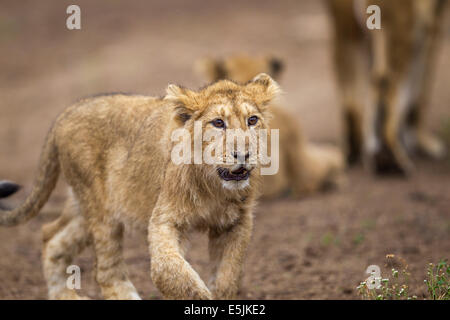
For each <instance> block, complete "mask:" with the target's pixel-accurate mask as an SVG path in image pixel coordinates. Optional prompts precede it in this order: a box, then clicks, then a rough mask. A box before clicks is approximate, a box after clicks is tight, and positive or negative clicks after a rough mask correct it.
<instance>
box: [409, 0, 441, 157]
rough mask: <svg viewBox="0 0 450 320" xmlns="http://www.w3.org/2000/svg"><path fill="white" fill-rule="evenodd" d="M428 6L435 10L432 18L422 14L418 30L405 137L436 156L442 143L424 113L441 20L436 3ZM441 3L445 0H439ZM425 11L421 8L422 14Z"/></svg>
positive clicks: (424, 151)
mask: <svg viewBox="0 0 450 320" xmlns="http://www.w3.org/2000/svg"><path fill="white" fill-rule="evenodd" d="M438 3H439V2H438V1H436V4H435V6H436V7H429V8H428V10H433V11H434V14H432V15H431V16H432V17H433V19H432V20H429V21H427V20H426V19H425V18H426V17H423V18H422V19H420V21H423V22H422V23H423V24H422V25H421V26H420V27H421V32H420V34H419V36H418V37H419V39H418V40H419V41H420V42H421V44H422V45H421V46H418V49H417V51H418V52H417V53H416V62H415V69H416V70H417V71H416V74H417V80H416V87H415V89H414V92H415V95H414V97H413V100H412V101H411V106H410V108H409V111H408V117H407V128H406V137H407V138H409V139H408V140H409V141H408V142H410V146H411V149H412V150H413V151H417V152H419V153H420V154H423V155H425V156H428V157H430V158H434V159H439V158H442V157H443V156H444V154H445V146H444V144H443V143H442V142H441V141H440V140H439V138H438V137H436V136H435V135H434V134H433V133H432V132H431V131H430V130H429V129H428V127H427V126H426V121H425V120H426V113H427V111H428V104H429V101H430V94H431V84H432V81H431V80H432V76H433V73H434V69H435V62H436V53H437V51H438V50H439V47H440V43H441V35H440V33H441V23H442V16H443V14H442V11H443V10H442V9H443V8H440V7H438ZM440 4H441V5H443V4H444V2H440ZM425 13H427V12H422V14H425Z"/></svg>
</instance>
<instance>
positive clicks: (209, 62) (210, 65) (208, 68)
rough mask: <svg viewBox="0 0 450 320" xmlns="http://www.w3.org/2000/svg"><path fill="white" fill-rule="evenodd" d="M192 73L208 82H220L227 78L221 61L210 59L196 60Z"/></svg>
mask: <svg viewBox="0 0 450 320" xmlns="http://www.w3.org/2000/svg"><path fill="white" fill-rule="evenodd" d="M194 71H195V72H196V73H197V74H198V75H199V76H201V77H204V78H206V79H207V80H208V81H217V80H222V79H225V78H226V77H227V73H226V70H225V66H224V63H223V61H221V60H216V59H212V58H203V59H200V60H197V61H196V62H195V65H194Z"/></svg>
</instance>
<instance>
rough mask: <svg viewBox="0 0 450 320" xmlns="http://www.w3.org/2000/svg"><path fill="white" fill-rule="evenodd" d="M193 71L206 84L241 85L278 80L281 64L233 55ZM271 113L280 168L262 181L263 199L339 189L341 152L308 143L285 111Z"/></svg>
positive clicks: (278, 108) (277, 108)
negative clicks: (259, 78)
mask: <svg viewBox="0 0 450 320" xmlns="http://www.w3.org/2000/svg"><path fill="white" fill-rule="evenodd" d="M195 68H196V71H197V72H198V73H200V74H201V75H202V76H204V77H206V78H207V79H208V80H209V81H217V80H220V79H231V80H235V81H241V82H244V81H248V80H250V79H251V78H252V77H254V76H255V75H257V74H258V73H260V72H265V73H267V74H270V75H271V76H272V77H273V78H274V79H277V78H278V77H279V75H280V73H281V71H282V69H283V64H282V62H281V61H280V60H278V59H276V58H273V57H270V56H260V57H250V56H247V55H235V56H230V57H226V58H224V59H210V58H206V59H202V60H199V61H198V62H197V64H196V66H195ZM271 112H272V115H273V117H272V119H271V121H270V127H271V128H272V129H279V130H280V164H279V167H280V168H279V172H278V173H277V174H276V175H265V176H263V177H262V178H263V182H264V183H263V185H262V187H263V188H262V195H263V197H265V198H271V197H277V196H280V195H282V194H283V193H285V192H286V191H287V190H289V191H290V195H291V196H293V197H302V196H305V195H308V194H310V193H314V192H317V191H319V190H322V189H326V188H329V187H337V186H339V185H340V184H341V183H342V182H343V180H344V172H343V171H344V167H345V164H344V157H343V154H342V152H341V151H340V150H339V149H338V148H336V147H334V146H327V145H324V144H317V143H311V142H309V141H307V138H306V137H305V135H304V134H303V131H302V129H301V126H300V124H299V122H298V121H296V120H295V119H294V116H293V115H291V114H290V113H289V112H288V110H286V108H283V107H281V106H278V105H276V104H274V105H272V107H271Z"/></svg>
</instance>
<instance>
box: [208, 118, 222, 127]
mask: <svg viewBox="0 0 450 320" xmlns="http://www.w3.org/2000/svg"><path fill="white" fill-rule="evenodd" d="M211 123H212V125H213V126H214V127H216V128H225V122H224V121H223V120H222V119H215V120H213V121H211Z"/></svg>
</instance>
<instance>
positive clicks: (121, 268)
mask: <svg viewBox="0 0 450 320" xmlns="http://www.w3.org/2000/svg"><path fill="white" fill-rule="evenodd" d="M89 223H90V224H91V225H90V230H91V233H92V236H93V241H94V248H95V255H96V280H97V283H98V284H99V285H100V288H101V290H102V294H103V297H104V298H105V299H118V300H140V299H141V298H140V297H139V294H138V292H137V290H136V288H135V287H134V285H133V284H132V283H131V281H130V280H129V278H128V274H127V270H126V266H125V261H124V258H123V254H122V251H123V250H122V245H123V231H124V227H123V224H122V223H120V222H114V221H104V220H97V219H95V218H93V219H91V220H90V221H89Z"/></svg>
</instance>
